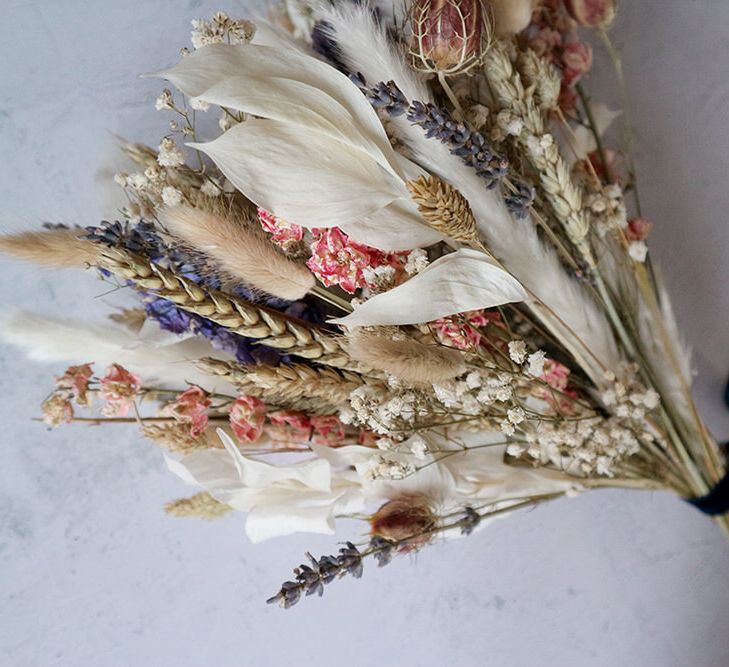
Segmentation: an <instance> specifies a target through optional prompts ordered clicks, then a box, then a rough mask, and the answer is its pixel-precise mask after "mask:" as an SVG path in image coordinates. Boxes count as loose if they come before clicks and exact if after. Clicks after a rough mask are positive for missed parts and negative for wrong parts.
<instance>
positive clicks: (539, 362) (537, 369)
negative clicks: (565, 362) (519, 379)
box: [527, 350, 547, 377]
mask: <svg viewBox="0 0 729 667" xmlns="http://www.w3.org/2000/svg"><path fill="white" fill-rule="evenodd" d="M546 359H547V355H546V354H545V353H544V352H543V351H542V350H537V351H536V352H532V354H530V355H529V359H528V361H529V367H528V368H527V373H529V375H531V376H532V377H539V376H540V375H542V374H543V373H544V362H545V361H546Z"/></svg>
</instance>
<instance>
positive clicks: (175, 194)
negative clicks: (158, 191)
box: [162, 185, 182, 206]
mask: <svg viewBox="0 0 729 667" xmlns="http://www.w3.org/2000/svg"><path fill="white" fill-rule="evenodd" d="M162 201H163V202H164V204H165V206H179V205H180V204H181V203H182V193H181V192H180V191H179V190H178V189H177V188H173V187H172V186H171V185H166V186H165V187H164V188H162Z"/></svg>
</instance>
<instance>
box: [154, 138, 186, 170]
mask: <svg viewBox="0 0 729 667" xmlns="http://www.w3.org/2000/svg"><path fill="white" fill-rule="evenodd" d="M157 162H158V163H159V164H160V165H161V166H163V167H179V166H180V165H183V164H185V155H184V154H183V152H182V151H181V150H180V148H179V146H178V145H177V144H176V143H175V142H174V141H173V140H172V139H170V138H169V137H165V138H164V139H162V141H161V143H160V145H159V155H157Z"/></svg>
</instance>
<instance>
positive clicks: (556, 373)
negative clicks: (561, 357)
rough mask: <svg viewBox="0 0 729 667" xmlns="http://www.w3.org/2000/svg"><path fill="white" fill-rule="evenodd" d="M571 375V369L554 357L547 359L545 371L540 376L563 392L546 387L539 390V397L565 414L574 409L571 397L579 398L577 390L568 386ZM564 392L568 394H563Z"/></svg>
mask: <svg viewBox="0 0 729 667" xmlns="http://www.w3.org/2000/svg"><path fill="white" fill-rule="evenodd" d="M569 377H570V369H569V368H567V366H565V365H564V364H560V363H559V362H558V361H555V360H554V359H547V360H546V361H545V362H544V372H543V373H542V375H541V376H540V378H539V379H540V380H542V381H544V382H546V383H547V384H548V385H549V386H550V387H552V388H553V389H556V390H557V391H559V392H561V394H555V393H554V392H552V391H550V390H549V389H547V388H546V387H544V388H541V389H540V390H539V391H538V394H539V398H541V399H542V400H544V401H546V402H547V403H548V404H549V405H551V406H552V407H553V408H554V409H555V410H559V411H560V412H563V413H565V414H569V413H571V412H572V411H573V410H574V406H573V403H572V401H571V400H570V397H571V398H577V392H576V391H575V390H574V389H570V388H569V387H568V384H569ZM562 394H566V395H565V396H563V395H562Z"/></svg>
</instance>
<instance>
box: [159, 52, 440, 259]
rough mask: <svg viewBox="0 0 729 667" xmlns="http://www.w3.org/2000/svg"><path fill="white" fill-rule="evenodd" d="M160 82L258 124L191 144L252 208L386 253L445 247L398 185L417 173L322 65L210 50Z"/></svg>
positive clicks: (296, 55) (355, 95)
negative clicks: (333, 230)
mask: <svg viewBox="0 0 729 667" xmlns="http://www.w3.org/2000/svg"><path fill="white" fill-rule="evenodd" d="M157 76H161V77H164V78H166V79H168V80H169V81H171V82H172V83H173V84H175V85H176V86H177V87H178V88H179V89H180V90H182V91H183V92H184V93H186V94H188V95H192V96H194V97H199V98H200V99H204V100H205V101H207V102H210V103H213V104H219V105H221V106H225V107H229V108H233V109H237V110H240V111H244V112H246V113H251V114H254V115H256V116H260V117H261V118H260V119H256V120H255V121H247V122H246V123H242V124H240V125H238V126H236V127H234V128H232V129H231V130H229V131H228V132H226V133H225V134H224V135H223V136H222V137H220V138H218V139H217V140H215V141H213V142H210V143H207V144H194V145H193V146H194V147H195V148H197V149H198V150H201V151H203V152H205V153H207V154H208V155H210V157H211V158H212V159H213V161H214V162H215V163H216V164H217V165H218V167H220V169H221V171H223V173H224V174H225V175H226V177H227V178H228V179H229V180H230V181H231V182H232V183H233V184H234V185H235V186H236V187H237V188H238V189H239V190H241V192H243V193H244V194H246V195H247V196H248V197H249V198H250V199H251V200H253V201H254V202H255V203H256V204H258V205H259V206H262V207H264V208H266V209H267V210H270V211H271V212H272V213H274V214H275V215H277V216H279V217H282V218H285V219H288V220H290V221H292V222H295V223H296V224H300V225H303V226H305V227H331V226H335V225H337V226H340V227H342V228H343V229H344V230H345V231H347V232H348V233H349V234H350V235H351V236H353V238H355V240H360V241H362V242H365V243H368V244H372V245H375V246H376V247H380V248H381V249H384V250H403V249H409V248H412V247H416V246H424V245H430V244H432V243H435V242H437V241H439V240H440V239H441V238H442V236H441V235H440V234H438V233H437V232H435V231H434V230H433V229H431V228H430V227H428V226H427V225H425V224H421V221H420V217H419V215H418V213H417V207H416V206H415V204H414V203H413V202H412V201H411V200H410V195H409V193H408V191H407V188H406V186H405V181H406V180H407V178H408V176H409V175H412V174H414V173H416V172H417V169H416V168H415V167H414V166H413V165H404V164H403V163H404V162H406V161H404V160H403V158H402V157H401V156H399V155H397V154H396V153H395V152H394V151H393V149H392V147H391V146H390V143H389V140H388V138H387V135H386V134H385V132H384V130H383V128H382V124H381V123H380V121H379V119H378V118H377V114H376V113H375V112H374V110H373V109H372V108H371V107H370V105H369V104H368V103H367V101H366V100H365V99H364V98H363V96H362V94H361V93H360V91H359V90H358V89H357V87H356V86H355V85H354V84H352V83H351V82H350V81H349V80H348V79H347V77H346V76H344V75H343V74H341V73H340V72H338V71H337V70H335V69H334V68H332V67H330V66H329V65H327V64H325V63H322V62H320V61H318V60H317V59H315V58H313V57H311V56H307V55H305V54H303V53H301V52H299V51H296V50H294V49H289V48H272V47H268V46H258V45H255V44H244V45H235V46H230V45H211V46H208V47H205V48H203V49H199V50H198V51H196V52H195V53H194V54H192V55H190V56H187V57H186V58H183V60H182V61H181V62H180V63H178V64H177V65H176V66H175V67H173V68H171V69H169V70H166V71H163V72H159V73H158V74H157ZM361 220H365V223H364V225H362V228H363V229H365V230H366V231H365V232H364V233H363V234H362V235H360V234H358V232H359V227H360V225H359V224H358V223H359V222H360V221H361ZM364 236H366V238H363V237H364Z"/></svg>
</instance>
